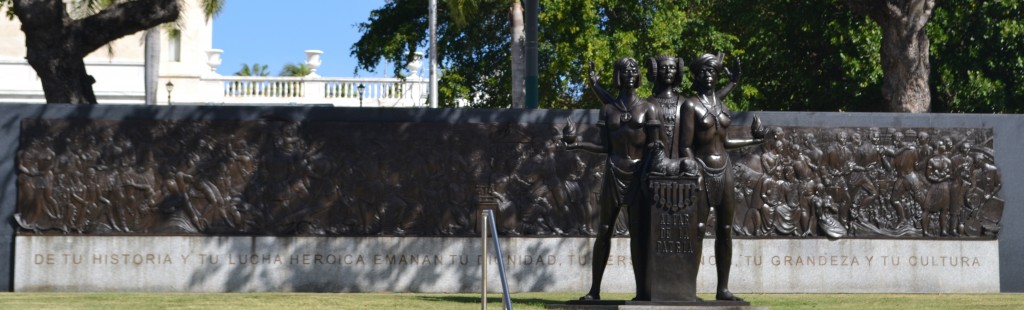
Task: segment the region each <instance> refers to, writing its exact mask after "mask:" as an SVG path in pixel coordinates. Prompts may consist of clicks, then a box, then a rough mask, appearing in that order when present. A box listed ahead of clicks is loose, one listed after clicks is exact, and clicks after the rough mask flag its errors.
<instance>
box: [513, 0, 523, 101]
mask: <svg viewBox="0 0 1024 310" xmlns="http://www.w3.org/2000/svg"><path fill="white" fill-rule="evenodd" d="M510 15H511V19H512V22H511V24H512V44H511V45H512V108H514V109H522V108H525V107H526V58H525V57H524V56H525V55H524V54H525V52H526V32H525V30H524V29H525V28H523V6H522V4H520V3H519V0H513V1H512V8H511V10H510Z"/></svg>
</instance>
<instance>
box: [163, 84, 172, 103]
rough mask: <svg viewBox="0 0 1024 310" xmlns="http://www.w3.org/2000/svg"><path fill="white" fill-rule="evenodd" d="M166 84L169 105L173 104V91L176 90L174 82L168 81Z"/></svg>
mask: <svg viewBox="0 0 1024 310" xmlns="http://www.w3.org/2000/svg"><path fill="white" fill-rule="evenodd" d="M164 86H165V87H167V105H171V91H173V90H174V83H171V81H167V84H164Z"/></svg>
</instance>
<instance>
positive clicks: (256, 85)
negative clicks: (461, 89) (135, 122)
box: [202, 76, 428, 107]
mask: <svg viewBox="0 0 1024 310" xmlns="http://www.w3.org/2000/svg"><path fill="white" fill-rule="evenodd" d="M202 81H203V82H204V83H207V84H208V85H209V86H208V88H207V89H209V90H211V91H209V92H208V95H209V97H207V98H208V100H209V103H218V104H332V105H335V106H369V107H416V106H424V105H425V102H426V99H425V98H426V96H427V94H428V93H427V92H428V89H427V87H428V83H427V81H426V80H423V79H420V78H415V77H413V78H408V79H405V80H403V79H399V78H330V77H312V78H308V77H251V76H216V77H204V78H203V79H202ZM360 85H362V86H363V93H362V97H360V94H359V86H360ZM214 89H216V91H212V90H214Z"/></svg>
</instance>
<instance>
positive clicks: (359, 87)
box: [356, 83, 366, 108]
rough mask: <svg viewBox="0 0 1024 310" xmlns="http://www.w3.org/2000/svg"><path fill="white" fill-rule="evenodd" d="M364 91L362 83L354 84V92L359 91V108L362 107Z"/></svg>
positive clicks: (364, 87)
mask: <svg viewBox="0 0 1024 310" xmlns="http://www.w3.org/2000/svg"><path fill="white" fill-rule="evenodd" d="M364 91H366V86H363V83H359V86H356V92H357V93H359V107H360V108H362V107H363V92H364Z"/></svg>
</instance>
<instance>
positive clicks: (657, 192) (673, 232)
mask: <svg viewBox="0 0 1024 310" xmlns="http://www.w3.org/2000/svg"><path fill="white" fill-rule="evenodd" d="M646 189H647V190H648V196H647V197H648V198H649V199H651V200H650V203H649V204H648V205H649V206H650V217H649V219H648V225H650V226H648V227H650V229H649V230H648V239H647V245H648V246H647V253H648V254H647V255H648V256H647V287H648V289H649V290H650V294H651V295H650V296H651V301H653V302H662V301H696V300H697V272H698V270H699V269H700V260H701V250H702V248H703V247H702V246H701V245H702V242H703V240H704V234H703V228H702V225H703V224H702V222H703V221H704V220H706V217H707V214H706V213H705V212H700V211H698V209H699V206H701V205H703V204H701V203H699V202H700V199H699V197H700V196H701V195H698V193H700V192H699V190H698V189H699V187H698V183H697V178H696V177H692V178H691V177H682V176H680V177H667V176H665V177H659V176H649V177H648V178H647V182H646ZM702 213H703V214H702ZM702 215H703V216H702Z"/></svg>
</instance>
